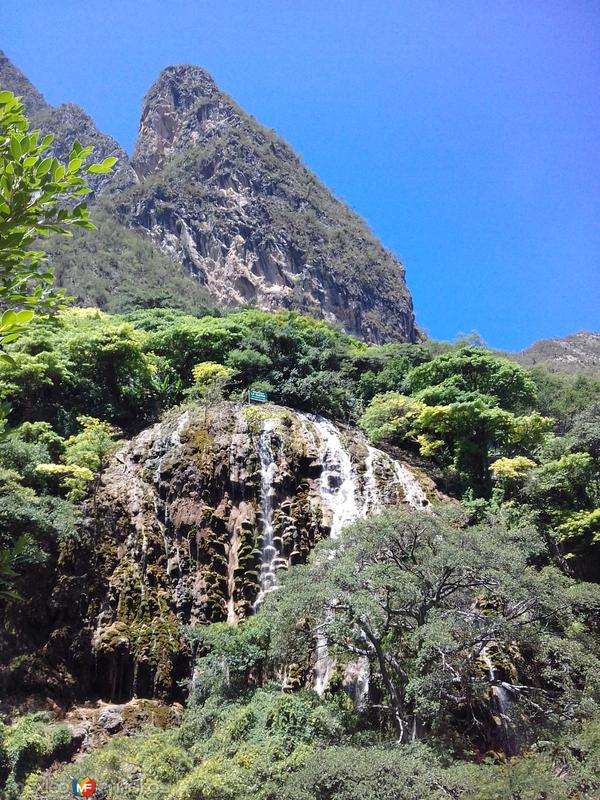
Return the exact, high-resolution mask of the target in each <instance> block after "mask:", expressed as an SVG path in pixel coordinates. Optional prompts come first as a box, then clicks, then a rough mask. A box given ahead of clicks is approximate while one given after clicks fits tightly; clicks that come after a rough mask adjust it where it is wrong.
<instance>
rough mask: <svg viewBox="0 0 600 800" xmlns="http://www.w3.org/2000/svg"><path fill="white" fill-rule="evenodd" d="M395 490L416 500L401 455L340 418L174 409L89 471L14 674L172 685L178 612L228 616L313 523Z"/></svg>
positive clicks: (418, 495) (419, 498)
mask: <svg viewBox="0 0 600 800" xmlns="http://www.w3.org/2000/svg"><path fill="white" fill-rule="evenodd" d="M398 502H406V503H409V504H410V505H411V506H413V507H415V508H419V509H428V508H429V503H428V500H427V498H426V495H425V492H424V490H423V488H422V487H421V485H420V483H419V482H418V481H417V480H416V478H415V476H414V475H413V473H412V472H411V471H410V469H409V468H408V467H406V465H403V464H401V463H400V462H397V461H394V460H393V459H392V458H390V456H388V455H387V454H385V453H383V452H381V451H379V450H376V449H374V448H372V447H369V446H368V445H367V443H366V442H365V440H364V438H363V436H362V434H361V433H359V432H358V431H356V430H355V429H342V428H338V427H337V426H335V425H333V423H331V422H329V421H328V420H325V419H322V418H316V417H312V416H309V415H303V414H300V413H299V412H294V411H291V410H289V409H284V408H281V407H277V406H272V405H269V406H267V407H261V408H255V407H247V406H246V407H244V406H242V405H239V404H234V403H223V404H221V405H219V406H217V407H215V408H213V409H211V410H210V412H209V413H208V416H207V417H205V412H204V410H202V409H199V408H190V409H188V410H186V411H184V412H180V413H174V414H172V415H171V416H170V417H168V418H167V419H166V420H165V421H163V422H161V423H159V424H157V425H154V426H153V427H151V428H148V429H147V430H145V431H143V432H142V433H141V434H140V435H138V436H137V437H136V438H134V439H133V440H132V441H131V442H129V443H128V444H126V445H125V446H124V447H122V448H121V449H120V450H119V451H118V452H117V453H116V455H115V456H114V458H113V460H112V463H111V464H110V466H109V467H108V468H107V470H106V471H105V472H104V474H103V476H102V482H101V486H100V487H99V488H98V489H97V491H96V492H95V493H94V495H93V497H91V498H90V499H89V501H88V502H87V504H86V516H85V518H84V520H83V522H82V526H81V537H80V541H79V543H77V544H75V543H73V542H71V543H63V547H62V550H61V553H60V555H59V558H58V561H59V563H60V569H59V570H57V578H56V583H55V585H54V588H53V589H51V590H50V603H49V607H50V621H49V623H48V624H49V627H50V629H49V630H46V631H45V632H44V634H43V635H41V633H40V630H39V629H38V630H37V631H36V632H35V635H34V636H33V639H34V640H35V641H34V642H30V643H29V646H30V647H32V648H33V649H34V652H33V653H31V654H30V656H29V659H28V661H27V662H26V665H25V664H23V663H21V662H20V667H19V669H20V672H19V674H18V680H19V682H20V684H21V686H23V687H25V688H26V689H28V690H29V691H31V690H35V688H36V685H37V683H36V682H39V683H40V684H41V687H43V690H44V691H48V686H47V675H42V674H38V673H37V670H36V665H37V664H39V663H44V664H45V665H46V668H45V671H46V673H47V672H48V669H50V670H51V671H54V674H55V675H56V674H57V673H58V674H62V675H63V681H64V691H65V693H68V691H69V685H70V684H71V683H72V684H73V686H74V687H76V690H75V691H76V692H77V693H78V694H79V695H80V696H83V697H93V696H97V697H101V698H102V699H105V700H110V701H114V702H124V701H127V700H128V699H130V698H131V697H132V696H134V695H136V696H139V697H163V698H165V697H167V698H168V697H171V698H172V697H173V696H176V692H177V682H178V681H179V680H181V679H182V678H185V677H189V676H190V669H191V667H190V664H191V660H190V653H189V651H188V646H187V644H186V641H185V637H184V635H183V631H184V627H185V626H186V625H189V624H204V623H208V622H215V621H228V622H229V623H231V624H235V623H237V622H238V621H239V620H241V619H243V618H244V617H247V616H248V615H249V614H252V613H254V610H255V609H256V607H257V605H259V604H260V602H262V601H263V600H264V598H265V596H266V594H268V593H269V592H270V591H273V590H274V589H275V588H276V587H277V585H278V583H279V581H280V577H281V574H282V572H283V571H285V570H286V569H287V568H288V566H289V565H290V564H295V563H302V562H304V561H305V560H306V558H307V556H308V554H309V553H310V551H311V549H312V548H313V547H314V545H315V543H316V542H317V541H318V540H319V539H320V538H321V537H323V536H334V537H335V536H338V535H339V533H340V531H341V529H342V527H343V526H344V525H346V524H348V523H350V522H352V521H353V520H354V519H357V518H360V517H362V516H364V515H365V514H366V513H367V512H373V511H377V510H378V509H380V508H382V507H383V506H385V505H386V504H392V503H394V504H395V503H398ZM21 627H22V629H27V626H26V625H23V624H21ZM23 646H24V642H21V643H20V647H21V648H22V647H23ZM15 649H16V650H18V646H17V645H15ZM42 654H43V655H42ZM18 660H19V659H18V658H17V659H13V661H14V662H16V661H18ZM48 664H50V665H51V666H50V667H48V666H47V665H48ZM9 672H10V669H8V668H7V665H4V675H5V680H7V678H6V676H7V675H8V674H9ZM41 687H40V688H41ZM54 691H56V689H54Z"/></svg>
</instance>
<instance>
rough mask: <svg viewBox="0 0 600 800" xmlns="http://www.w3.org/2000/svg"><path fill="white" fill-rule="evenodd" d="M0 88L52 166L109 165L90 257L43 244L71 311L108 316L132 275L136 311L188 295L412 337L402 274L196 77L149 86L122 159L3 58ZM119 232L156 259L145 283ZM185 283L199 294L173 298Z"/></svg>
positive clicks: (181, 69) (289, 157)
mask: <svg viewBox="0 0 600 800" xmlns="http://www.w3.org/2000/svg"><path fill="white" fill-rule="evenodd" d="M0 87H1V88H6V89H10V90H12V91H14V92H16V93H17V94H19V95H21V96H22V97H23V99H24V101H25V104H26V108H27V111H28V113H29V115H30V117H31V121H32V123H33V125H34V126H38V127H40V128H41V129H42V130H44V131H52V132H54V133H56V140H55V145H54V147H55V152H56V154H57V156H59V157H61V158H63V159H64V158H65V156H66V155H67V152H68V147H69V146H70V144H71V143H72V141H73V139H75V138H78V139H79V140H80V141H81V142H82V144H84V145H88V144H94V145H95V153H94V155H95V157H96V158H97V159H99V160H100V159H102V158H105V157H106V156H108V155H114V156H117V158H118V159H119V161H118V166H117V168H116V169H115V172H114V174H112V175H107V176H103V175H98V176H92V177H91V185H92V188H93V190H94V195H93V196H92V199H93V197H94V196H95V197H96V199H97V200H98V202H100V203H101V205H102V213H99V214H96V215H95V216H94V218H95V219H96V220H97V222H98V228H99V231H98V234H97V235H96V241H97V243H99V246H96V247H94V246H93V245H91V246H90V245H88V238H89V237H86V236H82V237H77V238H76V240H75V241H73V242H70V243H68V244H65V243H64V242H60V243H58V244H57V245H56V244H52V245H51V248H52V254H53V266H54V268H55V270H56V272H57V274H59V275H60V276H61V280H62V282H63V284H64V286H65V288H66V289H67V290H68V292H69V293H72V294H74V295H75V297H76V298H77V299H78V302H82V303H85V304H90V303H91V304H97V305H98V306H100V307H101V308H106V307H107V304H108V303H109V301H110V302H111V305H112V308H114V309H116V310H120V306H119V302H118V300H119V293H122V292H123V288H122V287H123V286H126V287H129V286H130V285H131V283H132V280H131V274H132V273H139V276H138V275H136V276H135V278H134V282H136V281H138V280H139V278H141V280H142V283H143V284H148V287H146V286H145V285H144V287H143V291H142V295H143V296H141V297H139V298H136V296H135V295H136V293H135V292H133V293H132V292H130V291H129V289H126V290H125V291H126V294H128V295H129V296H130V297H131V301H132V303H133V304H135V302H136V299H137V301H138V302H139V304H140V305H142V306H144V307H145V306H148V305H152V304H159V305H160V304H161V302H166V303H169V304H173V302H175V304H177V300H176V299H175V301H174V300H173V296H174V295H180V296H182V299H181V301H180V304H182V305H183V306H185V307H186V308H189V306H190V303H191V304H192V305H193V303H194V302H196V300H195V298H196V297H198V296H199V297H201V300H200V301H198V302H199V303H200V305H201V306H202V305H206V301H205V299H204V298H205V297H206V298H209V302H212V303H213V304H218V305H222V306H227V307H240V306H246V305H254V306H257V307H259V308H262V309H265V310H275V309H296V310H299V311H302V312H304V313H309V314H312V315H313V316H315V317H317V318H320V319H326V320H328V321H330V322H333V323H336V324H339V325H341V326H342V327H343V328H344V329H345V330H346V331H347V332H348V333H351V334H354V335H357V336H359V337H361V338H363V339H365V340H367V341H370V342H384V341H416V340H417V339H418V338H419V337H420V333H419V331H418V329H417V328H416V325H415V319H414V313H413V308H412V300H411V297H410V294H409V292H408V289H407V287H406V282H405V275H404V267H403V266H402V264H401V263H400V262H399V261H398V260H397V259H396V258H395V257H394V256H393V254H392V253H390V252H389V251H388V250H386V249H385V248H384V247H383V246H382V245H381V243H380V242H379V241H378V240H377V239H376V237H374V236H373V234H372V233H371V232H370V231H369V229H368V228H367V226H366V224H365V223H364V222H363V221H362V220H361V218H360V217H359V216H358V215H357V214H355V213H354V212H353V211H352V210H351V209H350V208H349V207H348V206H347V205H345V204H344V203H342V202H340V201H339V200H337V199H336V198H335V197H334V196H333V195H332V194H331V193H330V192H329V191H328V190H327V189H326V188H325V187H324V186H323V185H322V184H321V183H320V181H319V180H318V178H317V177H316V176H315V175H314V174H313V173H312V172H310V170H308V169H307V168H306V167H305V166H304V165H303V164H302V163H301V161H300V159H299V158H298V156H297V155H296V154H295V153H294V152H293V151H292V150H291V148H290V147H289V146H288V145H287V144H286V143H285V142H284V141H283V140H282V139H280V138H279V137H278V136H277V135H276V134H275V133H274V132H273V131H271V130H268V129H266V128H264V127H262V126H261V125H259V124H258V123H257V122H256V121H255V120H254V119H253V118H252V117H251V116H249V115H248V114H246V113H245V112H244V111H242V110H241V109H240V108H239V107H238V106H237V105H236V104H235V102H234V101H233V100H232V99H231V98H230V97H228V96H227V95H226V94H224V93H223V92H222V91H221V90H220V89H219V88H218V86H217V85H216V83H215V82H214V81H213V79H212V78H211V77H210V75H209V74H208V73H207V72H206V71H205V70H203V69H201V68H199V67H194V66H187V65H183V66H172V67H168V68H167V69H165V70H164V71H163V72H162V73H161V74H160V75H159V77H158V79H157V80H156V82H155V83H154V84H153V86H152V87H151V89H150V91H149V92H148V94H147V95H146V97H145V98H144V103H143V109H142V115H141V122H140V129H139V135H138V139H137V143H136V147H135V152H134V154H133V157H132V159H131V162H130V161H129V159H128V157H127V155H126V153H125V152H124V151H123V149H122V148H121V147H120V146H119V145H118V144H117V143H116V142H115V141H114V139H112V138H111V137H110V136H106V135H105V134H103V133H101V132H100V131H99V130H98V129H97V128H96V126H95V125H94V123H93V121H92V120H91V119H90V117H89V116H88V115H87V114H86V113H85V112H84V111H83V110H82V109H81V108H79V107H78V106H76V105H73V104H71V103H68V104H66V105H61V106H59V107H58V108H52V107H51V106H49V105H48V104H47V103H46V101H45V100H44V98H43V97H42V95H41V94H40V93H39V92H38V91H37V90H36V89H35V88H34V87H33V86H32V85H31V83H30V82H29V81H28V80H27V78H26V77H25V76H24V75H23V74H22V73H21V72H20V71H19V70H18V69H17V68H16V67H15V66H14V65H12V64H11V62H10V61H9V60H8V59H7V58H6V56H4V55H3V54H1V55H0ZM127 229H130V230H132V231H134V232H136V233H138V234H139V236H140V238H143V239H144V240H145V244H146V245H147V244H150V246H151V247H152V248H153V250H154V251H155V252H156V255H157V257H158V256H160V257H161V258H162V259H163V261H162V265H161V267H160V269H158V270H156V274H155V271H151V273H150V274H149V275H148V273H147V272H146V271H145V270H144V269H143V266H144V265H143V263H142V260H145V259H144V257H143V256H139V257H138V256H136V255H135V252H136V250H137V249H139V250H140V251H143V250H144V247H143V246H142V245H140V247H139V248H135V247H134V248H132V247H131V243H130V242H129V240H128V237H127V234H126V232H127ZM129 238H130V237H129ZM120 243H122V246H121V245H120ZM98 250H99V251H100V259H99V258H98ZM132 250H133V261H132ZM120 251H122V253H121V252H120ZM165 256H168V257H165ZM169 257H170V258H169ZM153 260H154V261H156V260H157V258H155V259H153ZM183 270H184V271H185V275H184V276H183V278H184V280H183V281H182V275H181V274H178V271H183ZM88 274H89V277H87V276H88ZM172 275H175V279H172ZM186 281H187V282H188V284H189V285H190V287H191V286H192V284H195V285H196V287H199V288H200V289H201V291H200V292H198V291H194V290H193V289H192V288H190V289H189V291H187V290H185V289H183V290H182V283H185V282H186ZM165 289H166V291H165ZM152 290H154V292H155V294H156V298H155V299H154V300H153V299H152V297H151V292H152ZM188 296H189V298H191V300H190V301H187V302H186V298H187V297H188ZM122 305H123V307H124V308H128V307H129V306H130V305H131V304H130V303H128V302H127V301H126V302H125V303H123V304H122Z"/></svg>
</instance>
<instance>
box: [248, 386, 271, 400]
mask: <svg viewBox="0 0 600 800" xmlns="http://www.w3.org/2000/svg"><path fill="white" fill-rule="evenodd" d="M268 399H269V398H268V397H267V393H266V392H255V391H254V390H253V389H249V390H248V400H249V401H250V402H251V403H252V402H254V403H266V402H267V400H268Z"/></svg>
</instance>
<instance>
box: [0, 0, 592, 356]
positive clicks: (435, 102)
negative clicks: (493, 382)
mask: <svg viewBox="0 0 600 800" xmlns="http://www.w3.org/2000/svg"><path fill="white" fill-rule="evenodd" d="M0 47H1V48H2V49H4V50H5V52H6V53H7V55H8V56H9V57H10V58H12V59H13V61H15V63H16V64H17V65H18V66H19V67H20V68H21V69H22V70H23V71H24V72H25V73H26V74H27V75H28V77H29V78H30V79H31V80H32V81H33V82H34V83H35V84H36V86H37V87H38V88H39V89H40V90H41V91H42V92H43V93H44V95H45V96H46V99H47V100H48V101H49V102H51V103H53V104H58V103H60V102H64V101H67V100H71V101H75V102H77V103H80V104H81V105H82V106H84V107H85V108H86V110H87V111H88V112H89V113H90V114H91V115H92V116H93V117H94V119H95V121H96V123H97V124H98V126H99V127H100V128H101V129H102V130H104V131H106V132H108V133H110V134H112V135H113V136H115V137H116V138H117V139H118V140H119V141H120V142H121V143H122V144H123V145H124V146H125V147H126V148H127V149H128V150H129V149H131V147H132V144H133V141H134V138H135V134H136V130H137V124H138V117H139V107H140V101H141V98H142V96H143V95H144V93H145V91H146V90H147V89H148V87H149V85H150V84H151V82H152V81H153V80H154V78H155V77H156V75H157V73H158V72H159V71H160V69H162V68H163V67H164V66H166V65H167V64H171V63H182V62H189V63H196V64H200V65H201V66H203V67H205V68H206V69H208V70H209V71H210V72H211V73H212V74H213V76H214V77H215V79H216V80H217V82H218V83H219V84H220V85H221V87H222V88H223V89H224V90H225V91H227V92H229V93H230V94H231V95H233V96H234V97H235V98H236V100H237V101H238V102H239V103H240V104H241V105H242V106H243V107H245V108H246V109H247V110H248V111H250V112H251V113H252V114H253V115H254V116H255V117H256V118H257V119H258V120H259V121H261V122H262V123H263V124H265V125H267V126H268V127H271V128H274V129H275V130H276V131H277V132H278V133H279V134H280V135H281V136H283V137H284V138H285V139H287V141H288V142H290V144H291V145H292V146H293V147H294V148H295V149H296V150H297V151H298V152H299V153H300V154H301V155H302V157H303V158H304V160H305V162H306V163H307V164H308V165H309V166H310V167H311V168H312V169H313V170H314V171H315V172H316V173H317V174H318V175H319V176H320V177H321V179H322V180H324V181H325V183H327V184H328V185H329V186H330V187H331V188H332V189H333V190H334V191H335V192H336V194H338V196H340V197H342V198H343V199H345V200H346V201H347V202H348V203H349V204H350V205H351V206H352V207H353V208H354V209H355V210H356V211H358V212H359V213H360V214H362V215H363V216H364V217H365V218H366V219H367V221H368V222H369V224H370V225H371V227H372V229H373V230H374V232H375V233H376V234H377V235H378V236H380V237H381V239H382V241H383V242H384V244H385V245H387V246H388V247H390V248H391V249H392V250H393V251H394V252H395V253H396V254H397V255H399V256H400V257H401V258H402V260H403V261H404V263H405V265H406V270H407V278H408V283H409V287H410V289H411V291H412V294H413V297H414V301H415V309H416V313H417V319H418V321H419V323H420V324H421V325H422V326H423V327H424V328H425V329H426V330H427V331H428V333H429V334H430V335H431V336H434V337H435V338H444V339H452V338H453V337H454V336H456V334H458V333H460V332H468V331H471V330H473V329H475V330H477V331H478V332H479V333H480V334H481V335H482V336H483V338H484V339H485V340H486V341H487V342H489V343H490V344H491V345H493V346H496V347H504V348H507V349H518V348H521V347H524V346H526V345H527V344H530V343H531V342H533V341H534V340H536V339H539V338H542V337H548V336H563V335H566V334H568V333H572V332H574V331H577V330H599V328H600V325H599V322H600V313H599V312H600V269H599V266H600V222H599V221H600V149H599V147H598V143H599V142H600V102H599V100H600V98H599V93H600V92H599V90H600V4H598V3H597V2H596V1H595V0H589V2H588V1H587V0H562V2H558V0H363V2H355V0H327V2H324V0H206V1H203V0H195V2H193V0H169V1H168V2H165V1H164V0H161V1H160V2H159V1H158V0H145V2H143V3H141V2H132V0H121V2H114V1H112V0H103V2H93V0H87V2H85V3H82V2H77V3H75V2H71V1H70V0H65V1H63V2H59V3H57V2H55V0H54V1H53V2H47V1H46V0H38V2H36V3H35V4H34V5H33V6H32V7H30V8H29V11H28V13H26V14H25V13H23V14H18V15H17V14H11V15H10V16H9V15H5V19H4V20H3V24H2V37H1V39H0Z"/></svg>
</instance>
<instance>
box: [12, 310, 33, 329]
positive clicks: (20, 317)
mask: <svg viewBox="0 0 600 800" xmlns="http://www.w3.org/2000/svg"><path fill="white" fill-rule="evenodd" d="M33 316H34V313H33V311H31V310H30V309H27V308H25V309H23V310H22V311H18V312H17V315H16V320H15V322H16V324H17V325H27V323H28V322H31V320H32V319H33Z"/></svg>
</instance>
